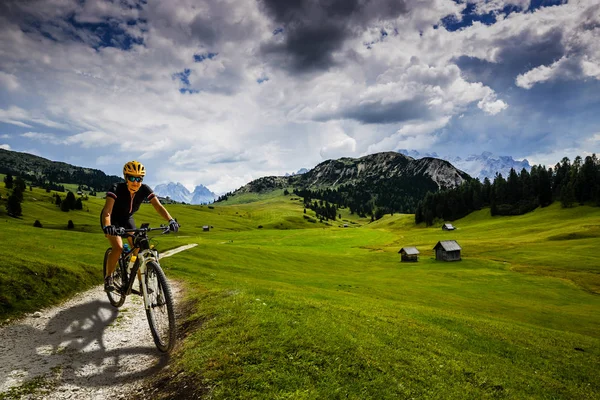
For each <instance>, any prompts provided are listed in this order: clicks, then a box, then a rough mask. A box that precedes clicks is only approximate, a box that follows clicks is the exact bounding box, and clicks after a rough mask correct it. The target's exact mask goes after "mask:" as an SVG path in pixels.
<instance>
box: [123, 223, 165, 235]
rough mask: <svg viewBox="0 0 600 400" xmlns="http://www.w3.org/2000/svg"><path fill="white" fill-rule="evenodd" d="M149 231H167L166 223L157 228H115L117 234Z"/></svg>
mask: <svg viewBox="0 0 600 400" xmlns="http://www.w3.org/2000/svg"><path fill="white" fill-rule="evenodd" d="M150 231H163V233H169V226H168V225H161V226H160V227H159V228H150V227H148V228H136V229H125V228H117V235H118V236H135V235H132V233H134V234H135V233H146V232H150Z"/></svg>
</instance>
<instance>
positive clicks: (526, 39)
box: [454, 28, 565, 93]
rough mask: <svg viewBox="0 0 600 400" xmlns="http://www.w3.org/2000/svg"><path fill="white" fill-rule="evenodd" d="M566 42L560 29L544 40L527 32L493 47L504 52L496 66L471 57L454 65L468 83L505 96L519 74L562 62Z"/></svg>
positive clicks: (502, 40) (549, 33)
mask: <svg viewBox="0 0 600 400" xmlns="http://www.w3.org/2000/svg"><path fill="white" fill-rule="evenodd" d="M562 38H563V32H562V30H560V29H558V28H557V29H553V30H551V31H550V32H548V33H547V34H545V35H543V36H538V35H536V34H534V33H533V32H532V31H530V30H525V31H523V32H522V33H521V34H520V35H518V36H512V37H510V38H506V39H500V40H496V41H495V42H494V43H493V45H494V46H496V47H498V48H500V51H499V53H498V61H497V62H495V63H492V62H489V61H486V60H481V59H478V58H473V57H468V56H462V57H459V58H457V59H456V60H454V61H455V62H456V65H458V67H459V68H460V69H461V72H462V74H463V76H464V77H465V79H467V80H468V81H470V82H482V83H483V84H485V85H487V86H489V87H491V88H492V89H494V90H495V91H496V92H498V93H503V92H506V91H507V89H509V88H512V87H515V80H516V78H517V76H518V75H519V74H524V73H526V72H527V71H529V70H531V69H533V68H536V67H539V66H540V65H551V64H552V63H553V62H555V61H557V60H559V59H560V58H561V57H562V56H563V55H564V54H565V47H564V45H563V44H562Z"/></svg>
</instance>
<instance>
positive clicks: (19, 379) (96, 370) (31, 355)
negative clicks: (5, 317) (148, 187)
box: [0, 251, 181, 399]
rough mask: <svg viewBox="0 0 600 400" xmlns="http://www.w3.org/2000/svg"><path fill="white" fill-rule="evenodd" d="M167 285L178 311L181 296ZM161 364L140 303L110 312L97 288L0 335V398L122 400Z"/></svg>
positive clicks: (163, 360)
mask: <svg viewBox="0 0 600 400" xmlns="http://www.w3.org/2000/svg"><path fill="white" fill-rule="evenodd" d="M176 252H177V251H172V252H171V253H170V254H167V253H164V254H162V256H161V258H164V257H166V256H168V255H171V254H175V253H176ZM170 284H171V289H172V291H173V295H174V297H175V303H176V304H179V303H180V302H179V301H178V300H179V299H180V297H181V289H180V287H179V285H178V284H177V282H176V281H173V280H172V279H171V280H170ZM167 362H168V355H163V354H161V353H159V352H158V350H157V349H156V347H155V345H154V341H153V340H152V335H151V333H150V329H149V328H148V322H147V320H146V313H145V312H144V307H143V302H142V298H141V297H139V296H136V295H131V296H128V297H127V300H126V301H125V304H124V305H123V306H122V307H121V308H119V309H116V308H114V307H113V306H111V305H110V303H109V302H108V299H107V297H106V293H105V292H104V290H103V287H102V286H97V287H95V288H93V289H91V290H88V291H86V292H83V293H80V294H78V295H76V296H75V297H73V298H71V299H70V300H68V301H66V302H65V303H63V304H61V305H59V306H56V307H52V308H48V309H44V310H41V311H38V312H36V313H34V314H32V315H29V316H26V317H25V318H22V319H20V320H17V321H14V322H11V323H10V324H9V325H6V326H4V327H1V328H0V398H1V397H2V396H3V395H4V396H6V397H7V398H9V399H10V398H16V399H20V398H25V399H107V398H112V399H126V398H128V397H129V396H131V395H132V394H133V393H135V392H137V391H139V390H141V388H142V386H143V380H144V379H145V378H147V377H150V376H152V375H153V374H154V373H155V372H157V371H159V370H161V369H162V368H164V367H165V366H166V365H167Z"/></svg>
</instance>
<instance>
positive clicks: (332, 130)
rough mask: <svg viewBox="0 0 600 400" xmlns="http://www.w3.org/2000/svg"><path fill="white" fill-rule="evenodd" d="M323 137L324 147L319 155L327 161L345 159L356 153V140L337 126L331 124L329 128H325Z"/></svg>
mask: <svg viewBox="0 0 600 400" xmlns="http://www.w3.org/2000/svg"><path fill="white" fill-rule="evenodd" d="M322 137H323V139H322V140H323V142H324V145H323V146H322V147H321V150H320V151H319V153H320V155H321V157H322V158H323V159H325V160H328V159H335V158H340V157H344V156H347V155H348V154H353V153H354V152H355V151H356V140H355V139H354V138H352V137H350V136H348V135H347V134H346V133H345V132H344V131H343V129H341V128H340V127H339V126H337V125H336V124H329V126H327V127H324V133H323V135H322Z"/></svg>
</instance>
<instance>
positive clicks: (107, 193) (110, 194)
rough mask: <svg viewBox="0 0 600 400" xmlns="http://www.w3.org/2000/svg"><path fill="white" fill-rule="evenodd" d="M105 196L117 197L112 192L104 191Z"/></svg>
mask: <svg viewBox="0 0 600 400" xmlns="http://www.w3.org/2000/svg"><path fill="white" fill-rule="evenodd" d="M106 197H112V198H113V199H115V200H116V199H117V195H116V194H114V193H113V192H106Z"/></svg>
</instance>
